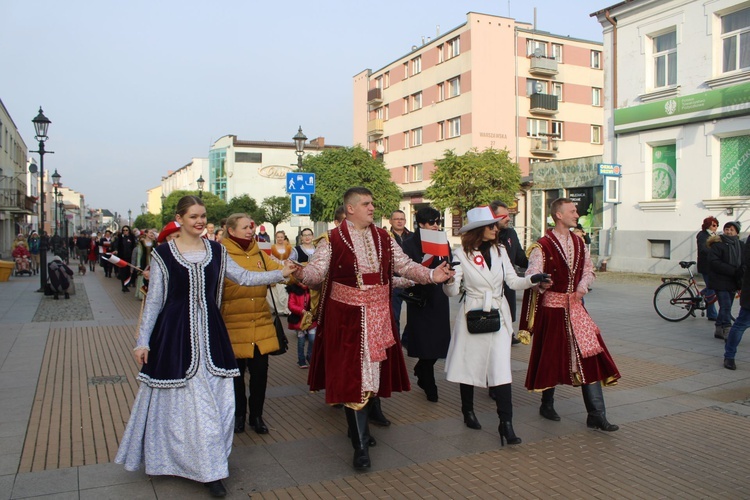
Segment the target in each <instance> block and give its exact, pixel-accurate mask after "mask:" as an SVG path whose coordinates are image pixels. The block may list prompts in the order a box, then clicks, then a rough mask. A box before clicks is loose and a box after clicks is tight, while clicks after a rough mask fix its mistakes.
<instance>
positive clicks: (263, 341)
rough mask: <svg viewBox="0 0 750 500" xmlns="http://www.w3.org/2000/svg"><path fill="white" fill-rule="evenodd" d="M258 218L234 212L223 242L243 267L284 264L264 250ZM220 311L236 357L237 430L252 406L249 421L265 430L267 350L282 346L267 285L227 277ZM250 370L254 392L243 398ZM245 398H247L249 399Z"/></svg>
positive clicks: (272, 267)
mask: <svg viewBox="0 0 750 500" xmlns="http://www.w3.org/2000/svg"><path fill="white" fill-rule="evenodd" d="M253 230H254V224H253V222H252V220H251V219H250V217H249V216H248V215H247V214H242V213H238V214H232V215H230V216H229V218H228V219H227V225H226V233H225V235H224V238H223V239H222V240H221V244H222V245H224V246H225V247H226V248H227V252H228V253H229V256H230V257H231V258H232V259H234V261H235V262H236V263H237V264H239V265H240V266H241V267H243V268H244V269H247V270H250V271H257V272H264V271H266V269H267V270H269V271H272V270H276V269H282V268H283V266H282V265H281V264H279V263H278V262H277V261H275V260H274V259H272V258H271V257H269V256H268V255H266V254H265V253H264V252H262V251H260V249H259V248H258V245H257V244H256V243H255V240H254V238H253ZM221 315H222V316H223V318H224V323H225V324H226V326H227V330H228V331H229V339H230V340H231V342H232V349H233V350H234V355H235V357H236V358H237V365H238V366H239V369H240V376H239V377H235V379H234V399H235V410H234V416H235V417H234V432H235V433H241V432H244V431H245V414H246V413H247V412H248V407H249V420H248V422H249V425H250V427H252V428H253V429H254V430H255V432H257V433H258V434H266V433H267V432H268V427H266V424H265V423H264V422H263V403H264V401H265V399H266V385H267V382H268V353H270V352H273V351H275V350H277V349H278V348H279V342H278V340H277V339H276V329H275V328H274V325H273V317H272V316H271V309H270V307H269V306H268V302H267V301H266V287H265V286H251V287H246V286H239V285H237V284H235V283H234V282H232V281H229V280H225V281H224V297H223V301H222V304H221ZM246 369H247V371H248V373H249V374H250V384H249V389H250V394H249V396H248V398H247V400H246V399H245V370H246ZM246 401H247V402H246Z"/></svg>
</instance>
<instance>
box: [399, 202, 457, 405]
mask: <svg viewBox="0 0 750 500" xmlns="http://www.w3.org/2000/svg"><path fill="white" fill-rule="evenodd" d="M416 219H417V224H418V225H419V227H420V228H421V229H431V230H433V231H438V230H439V229H440V212H438V211H437V210H435V209H434V208H432V207H424V208H420V209H419V210H418V211H417V214H416ZM403 249H404V253H405V254H406V255H408V256H409V257H410V258H411V260H413V261H414V262H419V263H421V264H422V265H424V266H425V267H428V268H430V269H434V268H436V267H437V266H439V265H440V264H442V263H443V262H444V261H446V260H447V261H448V262H451V260H452V259H451V256H450V255H449V256H448V257H447V258H446V257H438V256H432V257H428V259H427V260H425V259H424V257H425V253H424V252H423V251H422V238H421V237H420V233H419V231H417V230H415V231H414V233H413V234H412V236H411V237H409V238H408V239H407V240H406V241H404V247H403ZM406 293H412V294H413V296H414V297H418V298H420V299H421V300H423V301H424V304H423V305H422V304H417V303H416V301H406V326H405V327H404V337H406V338H408V339H409V341H408V342H407V343H406V355H407V356H409V357H410V358H419V361H417V364H416V365H415V366H414V375H415V376H416V377H417V385H418V386H419V387H421V388H422V389H423V390H424V393H425V396H427V400H428V401H432V402H433V403H437V400H438V389H437V385H436V383H435V363H436V362H437V360H438V359H443V358H445V356H446V355H447V354H448V347H449V346H450V342H451V322H450V304H449V303H448V296H447V295H445V293H444V292H443V287H442V286H440V285H435V284H429V285H414V286H413V287H411V288H407V289H406Z"/></svg>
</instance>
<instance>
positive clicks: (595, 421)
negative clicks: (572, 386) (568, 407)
mask: <svg viewBox="0 0 750 500" xmlns="http://www.w3.org/2000/svg"><path fill="white" fill-rule="evenodd" d="M581 391H582V392H583V403H584V404H585V405H586V411H587V412H588V413H589V414H588V416H587V417H586V427H588V428H590V429H599V430H602V431H607V432H614V431H616V430H618V429H619V428H620V427H619V426H617V425H615V424H610V423H609V422H608V421H607V413H606V411H605V408H604V394H602V385H601V383H600V382H594V383H593V384H583V385H582V386H581Z"/></svg>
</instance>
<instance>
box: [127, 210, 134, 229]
mask: <svg viewBox="0 0 750 500" xmlns="http://www.w3.org/2000/svg"><path fill="white" fill-rule="evenodd" d="M131 215H132V212H131V210H130V209H129V208H128V226H130V225H132V224H133V223H132V222H130V216H131Z"/></svg>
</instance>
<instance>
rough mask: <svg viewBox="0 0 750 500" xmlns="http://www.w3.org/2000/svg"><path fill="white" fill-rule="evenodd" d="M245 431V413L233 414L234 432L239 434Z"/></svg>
mask: <svg viewBox="0 0 750 500" xmlns="http://www.w3.org/2000/svg"><path fill="white" fill-rule="evenodd" d="M243 432H245V415H242V416H239V415H235V416H234V433H235V434H241V433H243Z"/></svg>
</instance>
